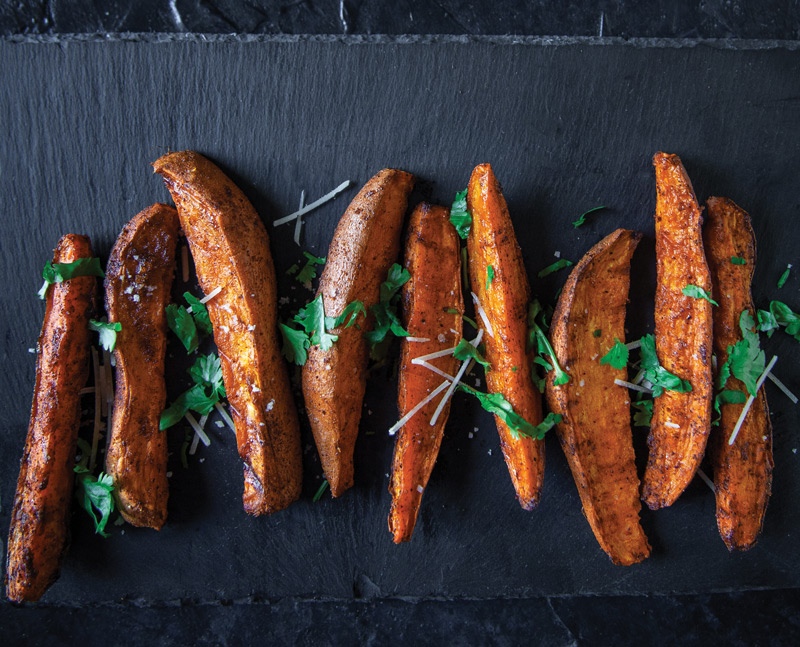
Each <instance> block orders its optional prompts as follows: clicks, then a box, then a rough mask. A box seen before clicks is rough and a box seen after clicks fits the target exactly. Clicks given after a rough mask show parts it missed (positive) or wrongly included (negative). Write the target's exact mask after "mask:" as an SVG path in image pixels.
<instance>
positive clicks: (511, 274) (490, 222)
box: [467, 164, 544, 510]
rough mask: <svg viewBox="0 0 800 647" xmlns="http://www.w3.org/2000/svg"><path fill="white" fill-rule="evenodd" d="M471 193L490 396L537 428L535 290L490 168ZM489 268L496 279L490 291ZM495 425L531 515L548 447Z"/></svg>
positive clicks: (476, 177)
mask: <svg viewBox="0 0 800 647" xmlns="http://www.w3.org/2000/svg"><path fill="white" fill-rule="evenodd" d="M467 189H468V190H467V205H468V209H469V212H470V214H472V228H471V229H470V233H469V237H468V238H467V251H468V253H469V273H470V283H471V284H472V290H473V292H475V294H476V295H477V296H478V300H479V301H480V303H481V305H482V306H483V309H484V311H485V312H486V316H487V318H488V319H489V323H490V325H491V327H492V333H493V334H490V333H489V331H488V330H487V331H486V332H485V334H484V337H483V339H484V342H485V343H486V359H487V360H488V361H489V362H490V363H491V369H490V370H487V372H486V385H487V388H488V391H489V393H502V394H503V397H505V399H506V400H508V402H510V403H511V406H512V407H513V408H514V411H515V412H516V413H517V414H519V415H520V416H522V417H523V418H524V419H525V420H527V421H528V422H529V423H531V424H532V425H538V424H539V423H540V422H541V421H542V399H541V396H540V395H539V393H538V392H537V391H536V388H535V387H534V384H533V382H532V380H531V377H530V376H531V363H532V356H531V354H530V353H528V352H526V343H527V335H528V323H527V322H528V319H527V317H528V302H529V301H530V298H531V290H530V285H529V284H528V275H527V273H526V271H525V265H524V263H523V261H522V251H521V250H520V248H519V244H518V243H517V237H516V236H515V235H514V227H513V225H512V224H511V217H510V215H509V213H508V207H507V206H506V201H505V198H503V192H502V189H501V188H500V184H499V183H498V182H497V179H496V178H495V175H494V172H493V171H492V167H491V165H489V164H481V165H480V166H477V167H476V168H475V170H474V171H473V172H472V176H471V177H470V180H469V186H468V187H467ZM490 265H491V266H492V268H493V270H494V279H493V280H492V282H491V285H490V287H489V288H488V289H487V287H486V283H487V268H488V266H490ZM478 323H479V324H481V320H480V319H478ZM495 422H496V423H497V431H498V433H499V434H500V446H501V448H502V450H503V456H504V457H505V460H506V464H507V466H508V471H509V474H510V475H511V481H512V482H513V484H514V490H515V491H516V493H517V499H518V500H519V503H520V505H521V506H522V507H523V508H524V509H525V510H533V509H534V508H535V507H536V506H537V504H538V502H539V497H540V494H541V489H542V479H543V477H544V441H542V440H534V439H532V438H528V437H525V436H522V435H520V436H519V437H518V438H515V437H514V434H513V433H512V432H511V430H510V429H509V428H508V426H507V425H506V423H505V422H503V421H502V420H501V419H500V418H499V417H497V416H495Z"/></svg>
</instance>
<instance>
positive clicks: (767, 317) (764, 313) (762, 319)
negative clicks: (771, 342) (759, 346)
mask: <svg viewBox="0 0 800 647" xmlns="http://www.w3.org/2000/svg"><path fill="white" fill-rule="evenodd" d="M756 317H757V318H758V329H759V330H760V331H761V332H765V333H767V337H772V333H774V332H775V331H776V330H777V329H778V328H780V326H779V325H778V320H777V319H776V318H775V315H774V314H772V313H771V312H770V311H769V310H759V311H758V312H757V313H756Z"/></svg>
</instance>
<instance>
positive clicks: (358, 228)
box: [303, 169, 414, 497]
mask: <svg viewBox="0 0 800 647" xmlns="http://www.w3.org/2000/svg"><path fill="white" fill-rule="evenodd" d="M413 183H414V177H413V176H412V175H410V174H409V173H406V172H405V171H397V170H394V169H385V170H383V171H380V172H379V173H377V174H376V175H375V176H374V177H373V178H372V179H371V180H370V181H369V182H367V183H366V184H365V185H364V187H363V188H362V189H361V191H360V192H359V193H358V195H357V196H356V197H355V198H354V199H353V201H352V202H351V203H350V206H349V207H348V208H347V211H345V212H344V215H343V216H342V217H341V219H340V220H339V224H338V225H337V227H336V232H335V233H334V234H333V240H332V241H331V245H330V249H329V250H328V261H327V263H326V265H325V269H324V270H323V272H322V277H321V278H320V282H319V289H318V291H317V294H321V295H322V300H323V304H324V306H325V314H326V315H327V316H329V317H338V316H339V315H341V314H342V312H343V311H344V309H345V307H347V305H348V304H350V303H352V302H353V301H355V300H359V301H362V302H363V303H364V306H365V307H366V308H367V310H369V308H370V306H372V305H374V304H375V303H377V302H378V299H379V295H380V285H381V283H382V282H383V281H385V280H386V273H387V272H388V271H389V267H390V266H391V264H392V263H393V262H394V261H395V259H396V258H397V255H398V253H399V251H400V234H401V230H402V227H403V218H404V216H405V213H406V205H407V202H408V194H409V193H410V192H411V188H412V186H413ZM370 326H371V316H370V318H368V319H367V322H366V325H361V329H360V330H359V329H358V328H356V327H355V326H350V327H349V328H344V327H341V328H339V329H335V330H333V331H332V332H333V334H336V335H338V336H339V339H338V341H337V342H336V343H335V344H334V345H333V347H332V348H330V349H328V350H322V349H321V348H320V347H319V346H312V347H311V348H310V349H309V352H308V360H307V361H306V363H305V365H304V366H303V395H304V396H305V402H306V410H307V412H308V419H309V421H310V422H311V429H312V431H313V432H314V441H315V442H316V444H317V450H318V451H319V457H320V461H321V462H322V469H323V471H324V472H325V477H326V478H327V479H328V482H329V483H330V486H331V494H332V495H333V496H335V497H338V496H340V495H341V494H342V493H343V492H344V491H345V490H347V489H348V488H349V487H351V486H352V485H353V451H354V450H355V444H356V437H357V436H358V423H359V420H360V419H361V404H362V402H363V400H364V391H365V389H366V385H367V362H368V360H369V357H368V348H367V340H366V339H365V338H364V333H365V332H366V331H367V330H369V328H370Z"/></svg>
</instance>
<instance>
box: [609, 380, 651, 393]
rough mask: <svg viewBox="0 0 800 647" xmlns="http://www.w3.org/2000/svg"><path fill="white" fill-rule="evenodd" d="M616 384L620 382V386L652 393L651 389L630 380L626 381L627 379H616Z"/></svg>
mask: <svg viewBox="0 0 800 647" xmlns="http://www.w3.org/2000/svg"><path fill="white" fill-rule="evenodd" d="M614 384H618V385H619V386H624V387H627V388H629V389H633V390H634V391H641V392H642V393H652V392H653V391H652V390H651V389H646V388H645V387H643V386H639V385H638V384H631V383H630V382H626V381H625V380H614Z"/></svg>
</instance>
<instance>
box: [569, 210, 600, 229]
mask: <svg viewBox="0 0 800 647" xmlns="http://www.w3.org/2000/svg"><path fill="white" fill-rule="evenodd" d="M606 208H607V207H594V208H592V209H589V210H588V211H584V212H583V213H582V214H581V215H580V216H579V217H578V219H577V220H576V221H574V222H573V223H572V226H573V227H575V229H577V228H578V227H580V226H581V225H583V224H584V223H585V222H586V216H588V215H589V214H591V213H594V212H595V211H600V210H601V209H606Z"/></svg>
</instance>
